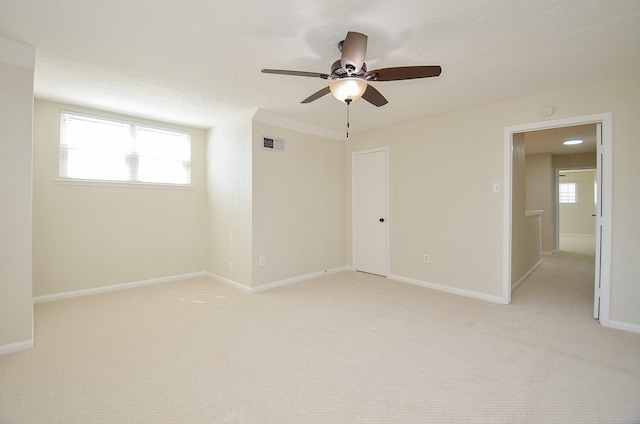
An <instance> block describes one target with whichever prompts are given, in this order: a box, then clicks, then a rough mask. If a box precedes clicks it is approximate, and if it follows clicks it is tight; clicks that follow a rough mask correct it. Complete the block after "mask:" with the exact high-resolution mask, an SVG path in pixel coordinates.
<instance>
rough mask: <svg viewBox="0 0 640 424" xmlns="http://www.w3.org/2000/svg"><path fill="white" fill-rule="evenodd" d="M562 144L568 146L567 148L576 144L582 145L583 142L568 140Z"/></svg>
mask: <svg viewBox="0 0 640 424" xmlns="http://www.w3.org/2000/svg"><path fill="white" fill-rule="evenodd" d="M562 144H566V145H567V146H572V145H574V144H582V140H567V141H565V142H564V143H562Z"/></svg>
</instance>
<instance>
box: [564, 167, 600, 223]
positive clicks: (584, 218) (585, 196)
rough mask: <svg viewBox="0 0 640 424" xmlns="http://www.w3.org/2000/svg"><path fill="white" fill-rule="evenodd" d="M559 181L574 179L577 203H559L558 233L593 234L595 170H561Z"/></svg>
mask: <svg viewBox="0 0 640 424" xmlns="http://www.w3.org/2000/svg"><path fill="white" fill-rule="evenodd" d="M562 175H564V177H563V176H561V177H560V182H569V181H575V182H577V183H578V203H577V204H575V205H567V204H561V205H560V233H561V234H583V235H595V233H596V221H595V220H596V218H595V217H594V216H593V215H594V214H595V212H596V210H595V203H594V190H593V184H594V182H595V178H596V171H595V170H589V171H572V172H563V173H562Z"/></svg>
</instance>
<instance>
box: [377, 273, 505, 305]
mask: <svg viewBox="0 0 640 424" xmlns="http://www.w3.org/2000/svg"><path fill="white" fill-rule="evenodd" d="M387 278H388V279H390V280H395V281H400V282H401V283H408V284H413V285H415V286H420V287H426V288H428V289H433V290H438V291H442V292H446V293H451V294H456V295H459V296H465V297H471V298H474V299H480V300H486V301H489V302H493V303H502V297H500V296H491V295H489V294H486V293H480V292H474V291H471V290H464V289H458V288H455V287H449V286H443V285H441V284H434V283H428V282H426V281H421V280H414V279H413V278H406V277H401V276H399V275H387Z"/></svg>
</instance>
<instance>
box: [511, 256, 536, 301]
mask: <svg viewBox="0 0 640 424" xmlns="http://www.w3.org/2000/svg"><path fill="white" fill-rule="evenodd" d="M540 265H542V259H541V260H539V261H538V263H537V264H535V265H534V266H532V267H531V269H530V270H529V271H527V273H526V274H524V275H523V276H522V278H520V279H519V280H518V281H516V282H515V284H512V285H511V293H513V292H514V291H516V289H517V288H518V287H520V285H522V283H524V282H525V281H526V280H527V278H529V277H531V274H533V273H534V271H535V270H536V269H538V267H539V266H540Z"/></svg>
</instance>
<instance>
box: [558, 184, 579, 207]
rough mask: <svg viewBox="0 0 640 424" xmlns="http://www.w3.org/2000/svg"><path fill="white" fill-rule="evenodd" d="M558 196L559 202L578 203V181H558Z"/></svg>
mask: <svg viewBox="0 0 640 424" xmlns="http://www.w3.org/2000/svg"><path fill="white" fill-rule="evenodd" d="M558 198H559V199H560V203H564V204H576V203H578V183H577V182H575V181H568V182H566V183H560V186H559V187H558Z"/></svg>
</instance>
